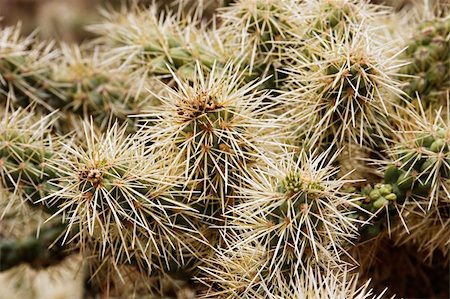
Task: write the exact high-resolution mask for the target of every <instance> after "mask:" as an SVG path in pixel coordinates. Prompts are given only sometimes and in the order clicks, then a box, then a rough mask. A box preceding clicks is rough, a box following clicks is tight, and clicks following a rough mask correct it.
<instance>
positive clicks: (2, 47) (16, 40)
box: [0, 26, 56, 108]
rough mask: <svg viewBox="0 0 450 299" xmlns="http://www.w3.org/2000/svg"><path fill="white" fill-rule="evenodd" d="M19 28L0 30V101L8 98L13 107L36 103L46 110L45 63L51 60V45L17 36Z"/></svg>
mask: <svg viewBox="0 0 450 299" xmlns="http://www.w3.org/2000/svg"><path fill="white" fill-rule="evenodd" d="M20 29H21V28H20V26H16V27H6V28H3V29H2V30H1V40H0V74H1V77H0V86H1V87H0V100H2V103H5V102H6V100H7V99H8V98H11V100H10V101H11V102H12V104H13V105H14V106H21V107H27V106H28V105H30V103H33V102H37V103H39V104H40V105H42V106H44V107H46V108H48V107H49V106H48V104H47V103H46V99H47V98H48V96H49V95H48V94H47V93H46V91H45V89H46V86H47V85H49V84H51V82H50V80H49V61H50V60H51V59H53V58H54V57H55V54H56V52H55V51H54V50H53V43H49V44H46V45H45V44H38V43H37V42H35V37H34V36H33V35H30V36H28V37H26V38H22V37H21V36H20Z"/></svg>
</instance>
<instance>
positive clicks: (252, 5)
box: [218, 0, 300, 89]
mask: <svg viewBox="0 0 450 299" xmlns="http://www.w3.org/2000/svg"><path fill="white" fill-rule="evenodd" d="M294 4H295V1H291V0H289V1H274V0H251V1H237V2H236V3H234V4H232V5H231V6H229V7H226V8H223V9H222V10H221V12H220V15H219V17H220V20H221V22H222V25H221V26H220V28H219V29H218V34H219V35H220V36H221V37H222V38H223V40H224V47H225V48H226V49H229V50H228V54H229V55H230V54H231V55H233V56H234V57H239V58H241V59H242V60H243V61H245V62H246V63H247V64H248V76H247V77H248V79H252V78H257V77H259V78H261V79H263V78H265V77H268V76H270V77H271V78H270V79H269V80H268V81H266V82H265V84H264V85H263V87H266V88H270V89H273V88H276V87H278V86H280V84H281V80H282V79H283V78H284V77H286V76H285V75H284V74H283V73H282V72H280V69H281V67H282V61H283V59H285V58H286V57H285V56H286V52H287V48H288V44H289V43H291V40H292V38H293V36H292V33H291V32H292V28H295V27H297V26H300V22H299V19H298V18H295V15H294V11H295V6H294Z"/></svg>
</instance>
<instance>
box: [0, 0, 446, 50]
mask: <svg viewBox="0 0 450 299" xmlns="http://www.w3.org/2000/svg"><path fill="white" fill-rule="evenodd" d="M189 1H191V2H192V1H195V2H196V3H199V2H204V3H205V6H207V13H206V14H205V15H206V16H208V14H209V13H211V12H212V11H213V10H214V8H215V7H217V6H218V5H220V4H222V3H223V2H232V1H229V0H228V1H226V0H178V2H184V3H186V2H189ZM280 1H281V0H280ZM414 1H415V0H372V2H375V3H385V4H387V5H390V6H394V7H395V8H396V9H401V8H405V6H409V5H412V4H413V2H414ZM441 1H450V0H441ZM126 2H128V3H129V2H131V0H130V1H126V0H109V1H108V0H0V18H3V20H2V21H1V23H0V24H1V26H6V25H15V24H17V23H18V22H20V23H21V24H22V29H23V30H22V33H23V34H24V35H26V34H29V33H31V32H33V31H34V30H36V29H37V28H39V31H38V34H39V35H40V37H41V38H44V39H58V40H64V41H67V42H80V41H83V40H85V39H89V38H90V37H92V36H91V35H90V34H89V33H88V32H86V31H85V30H84V27H85V26H86V25H88V24H92V23H95V22H96V21H97V20H98V19H99V8H101V7H105V6H106V7H119V6H120V5H121V4H124V3H126ZM134 2H137V3H139V4H146V3H151V2H158V3H160V4H162V5H172V6H175V5H176V3H175V2H176V0H137V1H134ZM190 6H191V5H185V7H190Z"/></svg>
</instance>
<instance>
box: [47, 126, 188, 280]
mask: <svg viewBox="0 0 450 299" xmlns="http://www.w3.org/2000/svg"><path fill="white" fill-rule="evenodd" d="M85 139H86V145H83V146H80V147H75V146H74V145H71V146H66V149H67V152H66V153H64V152H63V153H62V154H61V155H60V156H61V157H60V159H61V160H60V161H61V165H63V167H61V169H60V171H61V173H62V174H61V176H60V177H59V178H58V180H56V181H54V182H53V184H54V185H56V186H58V188H59V189H60V190H59V191H58V192H56V193H54V194H53V196H57V197H58V198H62V199H63V201H64V203H63V204H61V205H59V209H58V211H57V213H55V214H54V215H59V214H62V215H63V220H64V221H65V222H66V223H67V224H68V228H67V232H66V234H65V237H64V240H63V241H64V242H70V241H72V240H71V238H68V237H70V236H71V235H72V234H75V236H74V237H72V238H73V240H74V241H77V242H75V244H74V246H75V247H77V248H80V250H81V251H82V252H85V251H89V250H92V251H93V252H95V253H96V255H97V256H98V258H100V259H103V258H105V257H110V258H111V259H112V260H114V261H115V262H116V263H117V264H131V263H132V264H137V265H138V266H139V267H142V269H143V271H144V272H149V273H150V272H152V271H154V269H155V268H156V269H158V268H162V267H168V268H170V266H169V264H170V263H171V262H172V261H173V262H174V263H182V262H183V259H187V257H185V256H182V257H178V256H174V254H181V252H182V251H185V252H188V253H190V254H192V255H195V252H194V250H193V249H190V248H188V247H187V245H185V244H184V243H183V240H184V239H187V238H186V237H184V234H187V233H190V234H191V238H195V230H194V229H193V228H192V227H191V225H190V223H191V220H189V217H191V216H192V217H194V213H193V209H192V208H189V206H187V205H185V204H183V202H181V201H179V200H178V199H177V198H175V195H174V193H175V192H174V188H175V187H176V185H177V183H176V181H174V179H175V178H176V176H175V173H170V172H168V171H167V167H165V166H167V164H165V160H163V159H162V158H161V157H158V156H156V155H155V154H147V153H146V152H145V149H144V148H143V147H142V143H141V142H138V141H136V140H134V138H133V137H132V136H130V137H125V134H124V129H119V128H118V127H113V128H112V129H110V130H109V131H108V132H107V133H106V134H104V135H102V136H97V135H96V134H95V133H94V131H93V128H92V126H85ZM146 161H152V163H146ZM169 169H170V168H169ZM183 233H184V234H183ZM167 244H171V245H169V246H168V245H167ZM172 248H174V250H172ZM161 256H162V257H164V259H162V260H160V263H158V262H157V261H158V260H159V259H160V257H161Z"/></svg>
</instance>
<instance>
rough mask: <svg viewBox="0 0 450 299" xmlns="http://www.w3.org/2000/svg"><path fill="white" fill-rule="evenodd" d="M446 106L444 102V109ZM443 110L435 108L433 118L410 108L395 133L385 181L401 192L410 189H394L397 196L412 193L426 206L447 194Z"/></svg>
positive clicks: (447, 147)
mask: <svg viewBox="0 0 450 299" xmlns="http://www.w3.org/2000/svg"><path fill="white" fill-rule="evenodd" d="M448 109H449V108H448V105H447V107H446V108H444V110H448ZM444 110H442V111H439V112H438V114H437V116H436V118H435V119H434V120H433V121H430V120H428V118H427V116H426V115H425V113H424V112H423V111H422V113H421V115H419V114H416V113H414V112H412V111H411V112H410V117H411V118H412V120H413V122H412V123H409V122H405V123H404V126H403V129H402V130H401V131H400V132H399V133H398V134H397V135H396V136H397V138H398V141H397V144H396V146H395V147H392V148H391V150H390V156H391V157H392V160H393V161H394V165H393V166H391V167H389V168H387V169H386V172H385V181H386V182H388V183H393V184H394V187H395V186H398V187H400V189H403V190H405V192H406V191H407V190H411V193H408V194H404V193H401V192H400V193H398V194H397V195H398V196H399V197H401V198H403V199H404V198H405V197H407V196H409V197H415V198H416V200H419V201H423V202H424V203H425V204H426V207H427V209H428V210H429V209H430V208H431V207H435V206H436V205H439V202H440V198H442V199H443V201H444V202H448V200H446V199H445V198H446V197H449V194H450V192H449V185H448V184H449V176H450V163H449V161H450V159H449V155H450V151H449V150H450V145H449V138H450V135H449V134H450V131H449V123H450V122H449V119H448V117H449V116H448V115H449V113H448V111H447V112H443V111H444ZM440 193H443V196H441V195H440ZM420 199H422V200H420Z"/></svg>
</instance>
